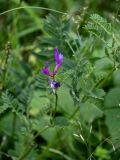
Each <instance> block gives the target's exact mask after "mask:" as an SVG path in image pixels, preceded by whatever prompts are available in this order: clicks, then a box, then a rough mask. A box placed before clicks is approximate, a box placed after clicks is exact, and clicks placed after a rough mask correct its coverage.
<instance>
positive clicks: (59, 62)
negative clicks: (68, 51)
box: [41, 48, 63, 94]
mask: <svg viewBox="0 0 120 160" xmlns="http://www.w3.org/2000/svg"><path fill="white" fill-rule="evenodd" d="M54 57H55V62H56V66H55V68H54V70H53V72H50V71H49V69H48V66H49V61H47V62H46V64H45V67H43V68H42V70H41V72H42V73H43V74H45V75H47V76H50V77H52V78H51V79H50V80H49V84H50V87H51V88H52V91H53V93H54V94H56V90H57V88H59V87H60V83H59V82H57V81H55V80H54V76H55V75H56V73H57V71H58V69H59V68H60V66H61V65H62V61H63V55H62V54H61V53H59V51H58V48H55V49H54Z"/></svg>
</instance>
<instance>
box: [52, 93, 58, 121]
mask: <svg viewBox="0 0 120 160" xmlns="http://www.w3.org/2000/svg"><path fill="white" fill-rule="evenodd" d="M57 103H58V95H57V93H56V94H55V109H54V112H53V119H54V118H55V114H56V110H57Z"/></svg>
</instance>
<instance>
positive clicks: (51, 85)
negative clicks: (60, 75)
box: [49, 79, 60, 89]
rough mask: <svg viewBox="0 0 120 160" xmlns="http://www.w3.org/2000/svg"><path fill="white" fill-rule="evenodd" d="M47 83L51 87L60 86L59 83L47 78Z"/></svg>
mask: <svg viewBox="0 0 120 160" xmlns="http://www.w3.org/2000/svg"><path fill="white" fill-rule="evenodd" d="M49 84H50V87H51V88H52V89H57V88H58V87H60V83H59V82H57V81H55V80H53V79H50V80H49Z"/></svg>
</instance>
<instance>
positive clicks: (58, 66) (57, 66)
mask: <svg viewBox="0 0 120 160" xmlns="http://www.w3.org/2000/svg"><path fill="white" fill-rule="evenodd" d="M60 66H61V63H58V64H56V66H55V68H54V71H53V73H54V75H55V74H56V73H57V70H58V69H59V68H60Z"/></svg>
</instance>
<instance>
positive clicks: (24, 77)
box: [0, 0, 120, 160]
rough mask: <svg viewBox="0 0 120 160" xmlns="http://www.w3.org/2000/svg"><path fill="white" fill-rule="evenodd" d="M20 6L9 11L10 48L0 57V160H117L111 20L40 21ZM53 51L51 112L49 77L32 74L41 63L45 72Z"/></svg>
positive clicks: (117, 84)
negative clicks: (58, 58)
mask: <svg viewBox="0 0 120 160" xmlns="http://www.w3.org/2000/svg"><path fill="white" fill-rule="evenodd" d="M14 3H15V4H18V2H17V1H15V0H14ZM31 3H32V2H31ZM21 5H22V7H23V6H26V8H24V10H21V11H18V10H16V11H13V12H10V14H11V15H12V16H11V17H12V18H11V17H10V19H12V20H13V23H12V24H10V25H9V28H10V29H9V32H6V34H8V35H7V36H8V37H10V38H9V40H10V41H11V44H12V47H11V46H10V43H7V45H6V48H5V50H4V49H3V50H2V51H1V53H0V64H1V65H0V66H1V67H0V91H1V92H0V120H1V121H0V159H1V160H2V159H10V160H11V159H12V160H41V159H42V160H43V159H45V160H47V159H58V160H62V159H66V160H76V159H80V160H86V159H88V160H90V159H91V160H94V159H99V160H104V159H106V160H112V159H115V158H116V159H118V158H119V156H120V153H119V147H120V143H119V140H120V136H119V132H120V131H119V125H120V123H119V118H120V115H119V112H120V109H119V106H120V97H119V93H120V71H119V70H120V69H119V66H120V65H119V64H120V52H119V48H120V40H119V37H118V35H117V34H118V33H119V30H118V28H117V27H116V26H117V25H119V24H118V22H119V19H116V18H115V22H114V24H112V23H110V22H108V20H106V19H105V18H103V17H102V16H100V15H98V14H92V15H90V17H88V19H86V17H87V12H86V11H83V10H81V12H84V14H82V15H83V17H82V20H81V17H80V14H79V13H75V14H71V15H70V14H66V13H65V14H64V13H62V15H61V13H58V12H55V13H52V14H49V15H47V17H46V18H44V14H45V13H44V14H43V13H42V14H43V18H40V17H39V14H41V12H39V10H36V12H35V10H33V9H31V8H29V6H28V5H27V4H26V3H25V2H22V3H21ZM19 13H20V15H24V16H23V17H21V16H20V15H19ZM84 18H85V21H84ZM8 19H9V18H8ZM25 22H27V23H26V25H24V23H25ZM81 25H82V26H84V27H81ZM15 26H17V27H15ZM12 27H13V28H14V29H12ZM28 27H29V29H28ZM79 27H80V28H79ZM116 28H117V29H116ZM81 30H82V31H81ZM83 33H86V35H87V36H86V35H85V36H84V34H83ZM88 33H90V34H88ZM36 35H37V36H36ZM34 36H36V38H34ZM6 39H7V38H6ZM31 43H32V45H31ZM54 47H58V49H59V51H60V52H62V54H63V55H64V61H63V64H62V67H61V69H60V70H59V71H58V73H57V75H56V77H55V78H56V80H58V81H59V82H60V83H61V87H60V88H59V89H58V90H57V94H58V101H57V110H56V113H54V110H55V103H56V99H55V95H54V94H52V93H51V88H50V86H49V84H48V80H49V77H46V76H45V75H43V74H42V73H41V72H40V69H41V68H42V67H43V66H44V63H45V61H46V60H48V59H50V61H51V64H50V66H51V68H50V69H52V68H53V66H54V65H55V64H54V63H55V62H54V57H53V50H54ZM52 115H54V119H53V118H52ZM51 121H52V123H51ZM78 157H79V158H78Z"/></svg>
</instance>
